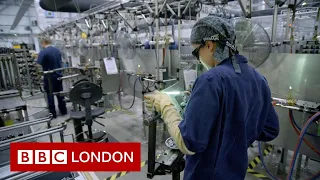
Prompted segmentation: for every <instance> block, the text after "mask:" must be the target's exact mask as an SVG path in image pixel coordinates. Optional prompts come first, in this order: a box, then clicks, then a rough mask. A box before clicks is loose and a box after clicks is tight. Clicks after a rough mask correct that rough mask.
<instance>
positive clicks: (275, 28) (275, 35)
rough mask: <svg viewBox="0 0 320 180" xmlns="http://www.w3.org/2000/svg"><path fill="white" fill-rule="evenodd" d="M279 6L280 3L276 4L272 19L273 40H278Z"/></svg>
mask: <svg viewBox="0 0 320 180" xmlns="http://www.w3.org/2000/svg"><path fill="white" fill-rule="evenodd" d="M278 7H279V5H277V4H276V5H275V6H274V13H273V20H272V32H271V41H272V42H276V40H277V27H278V26H277V24H278Z"/></svg>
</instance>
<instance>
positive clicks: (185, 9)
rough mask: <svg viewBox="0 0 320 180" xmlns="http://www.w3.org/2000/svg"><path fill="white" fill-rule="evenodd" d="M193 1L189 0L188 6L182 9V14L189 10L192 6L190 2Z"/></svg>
mask: <svg viewBox="0 0 320 180" xmlns="http://www.w3.org/2000/svg"><path fill="white" fill-rule="evenodd" d="M191 1H192V0H189V2H188V4H187V6H186V7H185V8H184V10H183V11H182V15H184V14H185V13H186V12H187V10H188V8H189V6H190V4H191Z"/></svg>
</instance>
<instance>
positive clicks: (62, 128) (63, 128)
mask: <svg viewBox="0 0 320 180" xmlns="http://www.w3.org/2000/svg"><path fill="white" fill-rule="evenodd" d="M52 129H55V130H50V131H48V129H47V130H46V131H45V132H43V133H40V134H36V135H34V136H28V137H25V138H20V139H18V140H14V139H15V138H14V139H10V140H13V141H11V142H25V141H30V140H34V139H36V138H39V137H43V136H47V135H50V134H54V133H57V132H61V131H64V130H65V129H66V128H65V127H64V126H60V127H58V128H52ZM21 137H23V136H21ZM11 142H8V143H2V144H0V149H1V148H3V147H7V146H10V143H11Z"/></svg>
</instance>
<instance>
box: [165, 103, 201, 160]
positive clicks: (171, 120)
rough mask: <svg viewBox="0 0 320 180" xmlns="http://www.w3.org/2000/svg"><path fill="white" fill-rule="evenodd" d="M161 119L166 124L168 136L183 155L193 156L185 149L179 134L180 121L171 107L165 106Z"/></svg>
mask: <svg viewBox="0 0 320 180" xmlns="http://www.w3.org/2000/svg"><path fill="white" fill-rule="evenodd" d="M162 119H164V121H165V122H166V124H167V127H168V131H169V134H170V136H171V137H172V138H173V140H174V142H175V143H176V145H177V146H178V148H179V149H180V151H181V152H182V153H183V154H187V155H194V154H195V153H194V152H191V151H189V150H188V148H187V147H186V145H185V143H184V141H183V138H182V136H181V132H180V129H179V123H180V121H181V116H180V114H179V113H178V111H177V110H175V107H174V106H173V105H167V106H165V107H163V109H162Z"/></svg>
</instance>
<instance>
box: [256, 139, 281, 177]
mask: <svg viewBox="0 0 320 180" xmlns="http://www.w3.org/2000/svg"><path fill="white" fill-rule="evenodd" d="M258 148H259V155H260V159H261V163H262V165H263V167H264V169H265V170H266V171H267V173H268V174H269V175H270V176H271V177H272V179H274V180H280V179H278V178H276V177H275V176H273V175H272V174H271V172H270V171H269V170H268V168H267V166H266V164H265V163H264V160H263V159H264V158H263V154H262V150H261V142H260V141H259V142H258Z"/></svg>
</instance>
